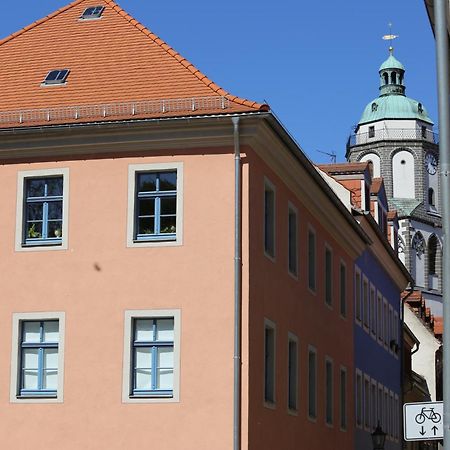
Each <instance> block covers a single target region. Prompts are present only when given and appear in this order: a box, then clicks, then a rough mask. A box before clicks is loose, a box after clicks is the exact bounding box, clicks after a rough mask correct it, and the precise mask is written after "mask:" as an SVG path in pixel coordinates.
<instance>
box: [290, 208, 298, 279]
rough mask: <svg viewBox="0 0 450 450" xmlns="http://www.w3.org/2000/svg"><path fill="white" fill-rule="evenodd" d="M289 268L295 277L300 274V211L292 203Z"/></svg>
mask: <svg viewBox="0 0 450 450" xmlns="http://www.w3.org/2000/svg"><path fill="white" fill-rule="evenodd" d="M288 270H289V273H290V274H291V275H293V276H294V277H297V276H298V212H297V208H295V206H293V205H292V204H291V203H289V206H288Z"/></svg>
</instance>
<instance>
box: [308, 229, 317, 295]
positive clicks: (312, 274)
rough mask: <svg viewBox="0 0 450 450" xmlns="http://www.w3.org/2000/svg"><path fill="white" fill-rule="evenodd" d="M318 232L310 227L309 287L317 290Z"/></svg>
mask: <svg viewBox="0 0 450 450" xmlns="http://www.w3.org/2000/svg"><path fill="white" fill-rule="evenodd" d="M316 247H317V243H316V232H315V231H314V230H313V229H312V228H311V227H309V228H308V287H309V289H310V290H311V291H313V292H315V291H316V273H317V267H316V264H317V262H316V253H317V248H316Z"/></svg>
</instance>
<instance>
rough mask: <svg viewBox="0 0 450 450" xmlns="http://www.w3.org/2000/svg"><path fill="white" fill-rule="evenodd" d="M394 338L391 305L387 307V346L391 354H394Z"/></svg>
mask: <svg viewBox="0 0 450 450" xmlns="http://www.w3.org/2000/svg"><path fill="white" fill-rule="evenodd" d="M393 336H394V310H393V308H392V305H389V322H388V345H389V351H390V352H391V353H393V352H394V344H395V339H394V338H393Z"/></svg>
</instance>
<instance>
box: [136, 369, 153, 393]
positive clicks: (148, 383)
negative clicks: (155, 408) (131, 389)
mask: <svg viewBox="0 0 450 450" xmlns="http://www.w3.org/2000/svg"><path fill="white" fill-rule="evenodd" d="M135 388H136V389H147V390H150V389H151V388H152V371H151V369H136V386H135Z"/></svg>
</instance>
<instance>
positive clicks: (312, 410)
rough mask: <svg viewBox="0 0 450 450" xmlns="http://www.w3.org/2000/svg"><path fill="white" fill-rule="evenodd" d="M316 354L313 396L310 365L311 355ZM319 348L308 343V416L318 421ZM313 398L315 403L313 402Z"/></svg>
mask: <svg viewBox="0 0 450 450" xmlns="http://www.w3.org/2000/svg"><path fill="white" fill-rule="evenodd" d="M311 355H314V379H313V387H314V392H313V397H312V396H311V387H312V386H311V365H310V356H311ZM317 368H318V364H317V349H316V348H315V347H314V346H312V345H308V363H307V375H308V382H307V402H306V408H307V411H306V413H307V416H308V419H309V420H311V421H313V422H316V421H317V416H318V414H317V379H318V376H317ZM311 400H312V401H313V403H311Z"/></svg>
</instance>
